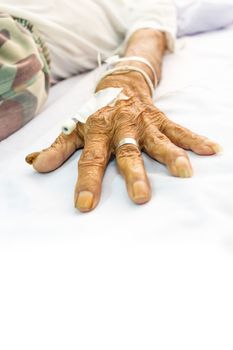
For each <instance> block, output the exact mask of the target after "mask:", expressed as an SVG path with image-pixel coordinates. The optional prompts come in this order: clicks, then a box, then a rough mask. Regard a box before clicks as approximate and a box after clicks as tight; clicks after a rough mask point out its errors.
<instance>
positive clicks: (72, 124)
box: [61, 118, 78, 135]
mask: <svg viewBox="0 0 233 350" xmlns="http://www.w3.org/2000/svg"><path fill="white" fill-rule="evenodd" d="M77 123H78V119H76V118H72V119H67V120H66V121H65V122H64V124H63V125H62V128H61V129H62V132H63V134H65V135H70V134H71V133H72V132H73V131H74V130H75V128H76V125H77Z"/></svg>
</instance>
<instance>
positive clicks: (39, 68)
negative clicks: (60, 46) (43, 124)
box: [0, 13, 50, 141]
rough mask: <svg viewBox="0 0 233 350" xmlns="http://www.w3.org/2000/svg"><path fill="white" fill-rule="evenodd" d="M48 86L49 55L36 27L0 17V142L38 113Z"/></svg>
mask: <svg viewBox="0 0 233 350" xmlns="http://www.w3.org/2000/svg"><path fill="white" fill-rule="evenodd" d="M49 85H50V59H49V53H48V49H47V48H46V45H45V44H44V42H43V40H42V39H41V38H40V36H39V34H38V32H37V31H36V29H35V27H34V26H33V25H32V24H31V23H30V22H29V21H27V20H24V19H20V18H13V17H12V16H10V15H8V14H5V13H0V141H1V140H3V139H5V138H6V137H8V136H9V135H11V134H12V133H13V132H15V131H16V130H18V129H19V128H21V127H22V126H23V125H25V124H26V123H27V122H28V121H29V120H31V119H32V118H33V117H34V116H35V115H36V114H37V113H38V111H39V110H40V109H41V107H42V106H43V104H44V103H45V101H46V99H47V96H48V91H49Z"/></svg>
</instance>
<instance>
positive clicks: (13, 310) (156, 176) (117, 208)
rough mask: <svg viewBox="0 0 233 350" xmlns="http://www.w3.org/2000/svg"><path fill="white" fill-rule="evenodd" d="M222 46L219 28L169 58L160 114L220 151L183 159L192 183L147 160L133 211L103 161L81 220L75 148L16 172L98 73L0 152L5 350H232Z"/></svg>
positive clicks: (232, 180) (228, 47)
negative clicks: (93, 202)
mask: <svg viewBox="0 0 233 350" xmlns="http://www.w3.org/2000/svg"><path fill="white" fill-rule="evenodd" d="M232 42H233V29H232V28H229V29H226V30H222V31H219V32H213V33H209V34H203V35H198V36H195V37H190V38H186V39H182V40H181V41H180V42H179V45H180V46H183V48H182V49H180V50H178V51H177V52H176V53H175V54H174V55H168V56H166V58H165V62H164V67H163V80H162V83H161V85H160V87H159V88H158V90H157V94H156V104H157V106H158V107H160V108H161V110H163V111H164V112H165V113H167V115H168V116H169V117H170V118H172V119H173V120H174V121H176V122H179V123H181V124H183V125H185V126H187V127H189V128H191V129H192V130H194V131H196V132H198V133H200V134H204V135H207V136H208V137H209V138H211V139H213V140H216V141H218V142H219V143H220V144H221V145H222V146H223V148H224V153H223V154H221V155H218V156H211V157H201V156H196V155H194V154H192V153H190V158H191V161H192V164H193V167H194V171H195V174H194V177H193V178H191V179H179V178H175V177H171V176H170V175H169V174H168V171H167V169H166V168H165V167H164V166H163V165H161V164H159V163H156V162H154V161H153V160H151V159H150V158H149V157H147V156H146V155H144V160H145V166H146V169H147V171H148V174H149V178H150V181H151V185H152V188H153V198H152V200H151V202H150V203H148V204H146V205H143V206H136V205H134V204H133V203H131V201H130V200H129V198H128V196H127V194H126V190H125V184H124V181H123V179H122V178H121V176H120V175H119V173H118V171H117V169H116V166H115V163H114V162H111V164H110V165H109V167H108V169H107V172H106V175H105V178H104V183H103V193H102V197H101V201H100V204H99V206H98V208H97V209H96V210H94V211H93V212H91V213H88V214H81V213H79V212H78V211H76V210H75V209H74V208H73V190H74V185H75V182H76V176H77V161H78V158H79V156H80V153H81V152H80V151H79V152H78V153H77V154H75V155H73V156H72V157H71V158H70V159H69V160H68V162H67V163H66V164H65V165H64V166H63V167H61V168H60V169H58V170H57V171H56V172H54V173H50V174H46V175H42V174H37V173H36V172H34V171H33V169H32V168H31V167H29V166H28V165H27V164H26V163H25V162H24V157H25V155H26V154H28V153H30V152H32V151H37V150H40V149H41V148H45V147H47V146H48V145H49V144H50V143H51V141H52V140H53V139H54V137H56V135H57V134H58V132H59V130H60V124H61V122H62V121H63V120H64V119H66V118H67V116H69V114H70V113H72V112H73V111H75V109H76V108H79V107H80V106H81V104H82V103H83V101H84V100H86V99H87V98H88V96H89V95H90V93H91V91H92V89H93V86H94V81H95V78H96V76H97V72H96V71H95V72H91V73H88V74H84V75H81V76H79V77H75V78H72V79H69V80H67V81H64V82H62V83H60V84H59V85H57V86H56V87H53V88H52V90H51V94H50V98H49V100H48V103H47V106H46V108H45V109H44V111H43V112H42V113H41V114H40V115H39V116H38V117H37V118H35V119H34V120H33V121H32V122H30V123H29V124H28V125H26V126H25V127H24V128H23V129H21V130H20V131H18V132H17V133H16V134H14V135H12V136H11V137H9V138H8V139H7V140H5V141H3V142H2V143H1V144H0V159H1V162H0V216H1V221H0V232H1V233H0V243H1V244H0V284H1V285H0V296H1V297H0V332H1V336H0V348H1V349H2V350H8V349H17V350H18V349H24V350H26V349H30V350H31V349H33V350H36V349H40V350H41V349H43V350H47V349H50V350H51V349H56V350H57V349H69V350H71V349H80V350H86V349H88V350H89V349H102V350H105V349H108V350H109V349H111V350H113V349H123V350H126V349H127V350H128V349H147V350H150V349H151V350H152V349H153V350H154V349H155V348H156V349H159V350H163V349H169V350H170V349H179V350H182V349H185V350H187V349H189V350H191V349H195V350H196V349H199V350H202V349H203V350H204V349H205V350H206V349H224V350H228V349H229V350H230V349H231V350H232V346H233V338H232V329H233V328H232V327H233V316H232V315H233V297H232V296H233V282H232V268H233V219H232V217H233V203H232V198H233V151H232V150H233V137H232V132H233V96H232V91H233V49H232Z"/></svg>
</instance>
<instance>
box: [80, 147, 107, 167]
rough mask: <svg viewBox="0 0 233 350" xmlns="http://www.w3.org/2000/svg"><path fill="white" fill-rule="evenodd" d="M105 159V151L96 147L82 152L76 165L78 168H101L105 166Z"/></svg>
mask: <svg viewBox="0 0 233 350" xmlns="http://www.w3.org/2000/svg"><path fill="white" fill-rule="evenodd" d="M107 159H108V155H107V150H103V149H100V148H98V147H90V148H87V149H84V150H83V152H82V155H81V157H80V159H79V162H78V165H79V167H86V166H89V165H91V166H100V167H102V166H104V165H105V164H106V162H107Z"/></svg>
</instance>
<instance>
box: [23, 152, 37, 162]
mask: <svg viewBox="0 0 233 350" xmlns="http://www.w3.org/2000/svg"><path fill="white" fill-rule="evenodd" d="M39 154H40V152H34V153H31V154H28V155H27V156H26V158H25V161H26V162H27V163H28V164H32V163H33V162H34V160H35V159H36V158H37V157H38V155H39Z"/></svg>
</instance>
